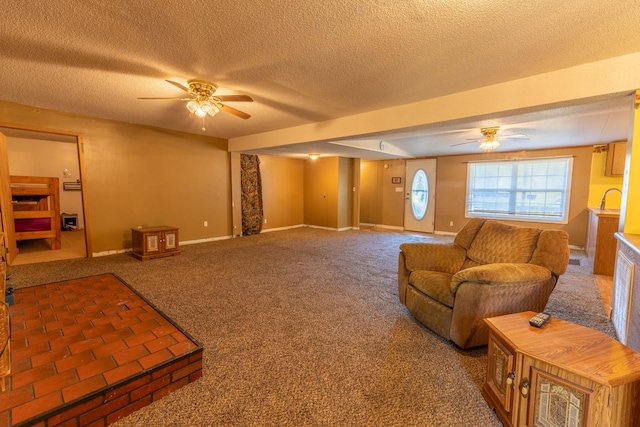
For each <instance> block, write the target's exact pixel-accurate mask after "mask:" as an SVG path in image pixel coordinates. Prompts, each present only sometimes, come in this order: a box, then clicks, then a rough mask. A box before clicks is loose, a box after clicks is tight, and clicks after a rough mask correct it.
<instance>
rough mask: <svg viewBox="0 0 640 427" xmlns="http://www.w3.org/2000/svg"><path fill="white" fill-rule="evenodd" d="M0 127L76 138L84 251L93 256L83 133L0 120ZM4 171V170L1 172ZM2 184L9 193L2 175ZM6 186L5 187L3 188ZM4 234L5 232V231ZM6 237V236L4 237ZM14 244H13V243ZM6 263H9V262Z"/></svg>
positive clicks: (4, 157)
mask: <svg viewBox="0 0 640 427" xmlns="http://www.w3.org/2000/svg"><path fill="white" fill-rule="evenodd" d="M0 128H9V129H16V130H26V131H32V132H40V133H50V134H54V135H65V136H71V137H74V138H75V139H76V148H77V153H78V166H79V170H80V185H81V188H82V190H81V196H82V215H83V219H84V240H85V246H86V253H87V258H92V257H93V251H92V248H91V228H90V226H89V223H90V220H89V208H88V206H89V203H88V197H87V185H86V184H87V183H86V179H85V177H86V169H85V161H84V141H83V135H82V133H79V132H72V131H68V130H63V129H54V128H47V127H42V126H31V125H25V124H17V123H8V122H2V121H0ZM0 133H2V129H0ZM0 156H2V158H0V161H7V162H8V152H0ZM2 173H4V172H2ZM6 173H7V175H8V174H9V171H8V170H7V171H6ZM2 182H3V184H2V187H0V194H4V192H5V191H8V192H9V193H11V188H10V184H9V181H8V180H7V181H6V183H5V179H4V177H3V180H2ZM5 187H7V188H5ZM1 199H4V197H1ZM3 208H5V207H4V206H3ZM2 218H3V220H2V221H3V225H5V223H6V220H5V218H6V216H5V215H3V216H2ZM6 226H7V227H13V224H6ZM5 236H6V233H5ZM5 238H6V237H5ZM5 243H6V244H7V248H10V247H9V242H8V241H7V242H5ZM14 246H15V245H14ZM8 264H11V263H10V262H9V263H8Z"/></svg>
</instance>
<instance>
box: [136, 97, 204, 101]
mask: <svg viewBox="0 0 640 427" xmlns="http://www.w3.org/2000/svg"><path fill="white" fill-rule="evenodd" d="M138 99H164V100H174V101H189V100H191V99H194V98H138Z"/></svg>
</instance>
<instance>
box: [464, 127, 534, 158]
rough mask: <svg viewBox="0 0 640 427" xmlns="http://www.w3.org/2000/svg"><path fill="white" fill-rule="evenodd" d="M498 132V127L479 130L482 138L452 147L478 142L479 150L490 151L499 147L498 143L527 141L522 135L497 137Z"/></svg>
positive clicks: (468, 140)
mask: <svg viewBox="0 0 640 427" xmlns="http://www.w3.org/2000/svg"><path fill="white" fill-rule="evenodd" d="M498 131H500V126H491V127H485V128H482V129H480V133H482V136H483V137H482V138H479V139H478V138H475V139H473V138H472V139H467V142H461V143H459V144H453V145H452V147H454V146H456V145H463V144H470V143H472V142H479V143H480V148H481V149H483V150H484V151H487V152H489V151H491V150H494V149H496V148H498V147H499V146H500V141H504V140H515V139H529V137H527V136H526V135H523V134H520V133H518V134H510V135H497V133H498Z"/></svg>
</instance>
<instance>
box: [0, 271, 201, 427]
mask: <svg viewBox="0 0 640 427" xmlns="http://www.w3.org/2000/svg"><path fill="white" fill-rule="evenodd" d="M10 313H11V330H12V334H11V358H12V361H11V375H10V376H9V377H7V379H6V384H7V390H6V391H5V392H3V393H0V427H8V426H31V425H38V426H42V427H54V426H66V425H73V426H87V425H90V424H91V425H108V424H110V423H113V422H115V421H117V420H119V419H121V418H122V417H124V416H126V415H128V414H130V413H131V412H133V411H135V410H137V409H140V408H142V407H144V406H146V405H148V404H150V403H151V402H153V401H154V400H157V399H160V398H161V397H163V396H166V395H167V394H168V393H170V392H171V391H173V390H176V389H177V388H180V387H182V386H183V385H185V384H188V383H189V382H191V381H195V380H197V379H198V378H200V377H201V376H202V351H203V349H202V346H201V345H200V344H199V343H198V342H197V341H195V340H194V339H193V338H192V337H190V336H189V335H188V334H187V333H186V332H184V331H182V330H181V329H180V328H179V327H178V326H177V325H175V324H174V323H173V322H172V321H171V320H170V319H168V318H167V317H166V316H165V315H164V314H162V313H161V312H159V311H158V310H157V309H156V308H155V307H153V306H152V305H151V304H150V303H149V302H148V301H147V300H145V299H144V298H143V297H142V296H140V295H139V294H137V293H136V292H135V291H134V290H133V289H131V288H130V287H129V286H128V285H127V284H126V283H124V282H123V281H122V280H121V279H119V278H118V277H116V276H114V275H112V274H103V275H99V276H91V277H86V278H81V279H74V280H68V281H64V282H58V283H51V284H48V285H41V286H33V287H29V288H22V289H17V290H16V291H15V304H14V305H13V306H11V309H10Z"/></svg>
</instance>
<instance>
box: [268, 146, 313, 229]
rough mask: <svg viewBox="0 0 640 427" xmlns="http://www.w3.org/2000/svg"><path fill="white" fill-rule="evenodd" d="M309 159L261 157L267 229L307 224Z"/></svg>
mask: <svg viewBox="0 0 640 427" xmlns="http://www.w3.org/2000/svg"><path fill="white" fill-rule="evenodd" d="M304 167H305V160H300V159H291V158H285V157H276V156H263V155H261V156H260V174H261V176H262V202H263V206H264V209H263V212H264V219H265V220H266V221H267V222H266V223H265V224H263V230H264V229H269V228H280V227H291V226H296V225H302V224H304Z"/></svg>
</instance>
